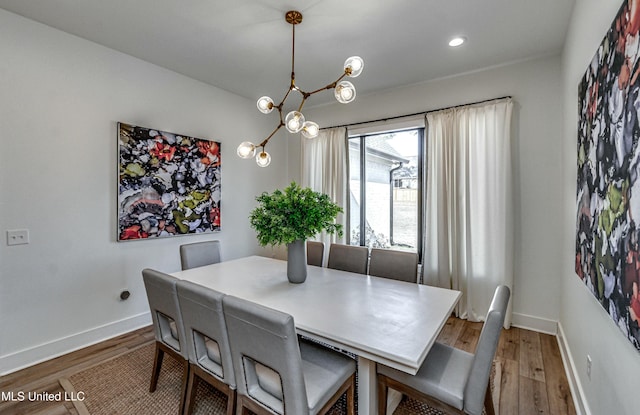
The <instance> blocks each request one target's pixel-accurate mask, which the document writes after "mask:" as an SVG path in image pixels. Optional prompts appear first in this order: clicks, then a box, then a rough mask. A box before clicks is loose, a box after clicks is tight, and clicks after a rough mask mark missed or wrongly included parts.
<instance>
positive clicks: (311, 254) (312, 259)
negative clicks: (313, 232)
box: [307, 241, 324, 267]
mask: <svg viewBox="0 0 640 415" xmlns="http://www.w3.org/2000/svg"><path fill="white" fill-rule="evenodd" d="M323 259H324V242H317V241H307V265H315V266H317V267H321V266H322V261H323Z"/></svg>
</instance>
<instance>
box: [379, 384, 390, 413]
mask: <svg viewBox="0 0 640 415" xmlns="http://www.w3.org/2000/svg"><path fill="white" fill-rule="evenodd" d="M388 390H389V386H388V385H387V382H385V380H384V377H382V376H380V375H378V415H386V414H387V392H388Z"/></svg>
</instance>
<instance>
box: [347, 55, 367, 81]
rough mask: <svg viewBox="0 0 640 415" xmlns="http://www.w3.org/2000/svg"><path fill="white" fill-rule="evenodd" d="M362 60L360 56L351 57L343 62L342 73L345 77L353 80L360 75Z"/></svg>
mask: <svg viewBox="0 0 640 415" xmlns="http://www.w3.org/2000/svg"><path fill="white" fill-rule="evenodd" d="M363 69H364V60H362V58H361V57H360V56H351V57H350V58H347V60H346V61H344V72H345V73H346V74H347V76H349V77H351V78H355V77H357V76H358V75H360V74H361V73H362V70H363Z"/></svg>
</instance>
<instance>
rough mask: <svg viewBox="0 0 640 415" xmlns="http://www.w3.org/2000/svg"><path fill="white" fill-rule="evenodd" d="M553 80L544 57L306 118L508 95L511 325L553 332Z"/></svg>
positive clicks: (360, 115)
mask: <svg viewBox="0 0 640 415" xmlns="http://www.w3.org/2000/svg"><path fill="white" fill-rule="evenodd" d="M365 59H366V57H365ZM365 70H366V69H365ZM361 76H363V77H364V76H366V72H364V73H363V74H362V75H361ZM357 81H358V80H357V79H356V80H355V81H354V84H355V85H356V88H357ZM560 81H561V76H560V58H559V57H548V58H544V59H538V60H533V61H526V62H520V63H515V64H512V65H508V66H502V67H497V68H493V69H489V70H485V71H481V72H476V73H470V74H466V75H463V76H457V77H452V78H448V79H441V80H438V81H432V82H425V83H421V84H417V85H412V86H409V87H405V88H400V89H397V90H393V91H385V92H381V93H377V94H372V95H366V96H358V98H357V99H356V101H355V102H353V103H352V104H349V105H342V104H334V105H329V106H324V107H316V108H313V109H311V110H310V111H307V112H308V113H309V114H308V116H307V118H308V119H312V120H314V121H316V122H318V123H319V124H320V125H321V126H323V127H328V126H332V125H339V124H347V123H353V122H360V121H368V120H375V119H380V118H384V117H389V116H396V115H403V114H410V113H415V112H419V111H427V110H433V109H438V108H442V107H448V106H452V105H458V104H465V103H471V102H475V101H480V100H485V99H491V98H498V97H502V96H506V95H511V96H512V97H513V99H514V101H515V106H514V115H513V128H512V132H513V140H514V141H513V160H514V172H513V174H514V183H515V189H514V190H515V201H514V202H515V244H516V246H515V255H516V257H515V269H514V290H513V311H514V316H513V323H514V324H516V325H519V326H523V327H532V328H535V329H537V330H542V331H550V332H555V329H556V323H555V322H556V321H557V320H558V317H559V310H560V304H559V295H560V294H559V288H560V281H559V272H558V270H559V269H560V255H559V251H560V247H561V241H560V235H559V234H560V232H559V229H561V228H562V215H561V200H562V193H561V192H562V182H561V181H560V180H559V178H560V177H561V167H560V162H561V153H560V148H559V146H560V141H561V140H560V137H561V130H562V127H561V126H562V117H561V109H562V106H561V84H560ZM290 154H291V157H292V158H291V162H290V170H291V172H292V173H293V172H299V169H300V162H299V149H298V150H297V151H296V150H294V149H291V150H290ZM296 169H297V170H296ZM292 177H295V176H292ZM426 260H428V258H427V259H426Z"/></svg>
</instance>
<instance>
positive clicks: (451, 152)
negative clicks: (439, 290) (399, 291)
mask: <svg viewBox="0 0 640 415" xmlns="http://www.w3.org/2000/svg"><path fill="white" fill-rule="evenodd" d="M512 108H513V103H512V100H511V99H510V98H507V99H503V100H496V101H491V102H489V103H483V104H478V105H470V106H465V107H459V108H452V109H448V110H443V111H439V112H434V113H429V114H427V128H428V135H427V145H426V146H425V147H426V154H427V160H428V161H427V166H426V169H425V170H426V181H425V183H426V192H425V193H426V197H425V212H426V213H425V243H424V255H423V278H424V282H425V283H426V284H429V285H435V286H439V287H445V288H453V289H456V290H460V291H462V298H461V299H460V302H459V303H458V306H457V310H456V313H457V315H458V316H459V317H461V318H466V319H469V320H470V321H482V320H484V317H485V316H486V313H487V311H488V310H489V305H490V303H491V299H492V297H493V292H494V290H495V288H496V287H497V286H498V285H502V284H504V285H507V286H509V287H510V288H511V287H512V283H513V213H512V210H513V209H512V205H513V202H512V180H511V179H512V171H511V112H512ZM510 324H511V306H510V307H509V311H508V313H507V316H506V318H505V327H507V328H508V327H509V326H510Z"/></svg>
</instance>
